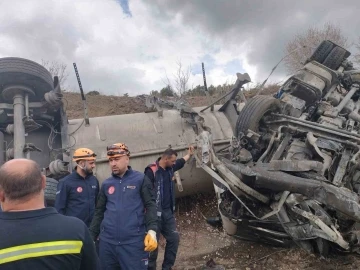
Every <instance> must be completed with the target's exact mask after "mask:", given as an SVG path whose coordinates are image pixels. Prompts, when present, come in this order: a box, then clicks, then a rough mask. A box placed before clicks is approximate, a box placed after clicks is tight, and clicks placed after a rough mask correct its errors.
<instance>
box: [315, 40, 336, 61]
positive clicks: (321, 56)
mask: <svg viewBox="0 0 360 270" xmlns="http://www.w3.org/2000/svg"><path fill="white" fill-rule="evenodd" d="M333 47H334V45H333V44H332V43H331V42H330V41H328V40H324V41H322V42H321V43H320V45H319V46H318V47H317V48H316V50H315V51H314V52H313V54H312V55H311V56H310V58H309V60H310V61H316V62H319V63H320V64H321V63H322V62H323V61H324V60H325V58H326V57H327V56H328V54H329V53H330V52H331V50H332V49H333Z"/></svg>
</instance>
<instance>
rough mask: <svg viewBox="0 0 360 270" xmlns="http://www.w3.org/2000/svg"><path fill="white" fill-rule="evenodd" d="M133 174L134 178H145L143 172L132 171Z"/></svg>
mask: <svg viewBox="0 0 360 270" xmlns="http://www.w3.org/2000/svg"><path fill="white" fill-rule="evenodd" d="M131 173H132V174H133V175H134V176H138V177H144V176H145V174H144V173H143V172H140V171H136V170H133V169H131Z"/></svg>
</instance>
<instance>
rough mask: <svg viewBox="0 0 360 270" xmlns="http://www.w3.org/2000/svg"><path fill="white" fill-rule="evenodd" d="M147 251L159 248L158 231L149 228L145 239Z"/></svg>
mask: <svg viewBox="0 0 360 270" xmlns="http://www.w3.org/2000/svg"><path fill="white" fill-rule="evenodd" d="M144 244H145V251H149V252H151V251H154V250H155V249H156V248H157V240H156V232H155V231H153V230H149V231H148V233H147V235H146V236H145V240H144Z"/></svg>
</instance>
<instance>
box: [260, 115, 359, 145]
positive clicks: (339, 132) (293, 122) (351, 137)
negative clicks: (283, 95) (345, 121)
mask: <svg viewBox="0 0 360 270" xmlns="http://www.w3.org/2000/svg"><path fill="white" fill-rule="evenodd" d="M284 122H287V123H290V124H297V125H300V126H303V127H307V128H309V129H311V130H317V131H322V132H326V133H330V134H333V135H337V136H341V137H345V138H348V139H351V140H356V141H360V138H359V137H358V135H357V134H355V133H352V135H353V136H350V135H348V134H346V133H345V131H344V132H342V131H341V130H338V131H336V130H334V131H333V130H329V129H327V128H325V126H321V127H318V126H316V125H314V126H312V125H311V124H307V123H296V121H294V120H286V119H284V120H275V121H270V122H267V123H269V124H275V123H284ZM314 124H315V123H314ZM354 136H355V137H354Z"/></svg>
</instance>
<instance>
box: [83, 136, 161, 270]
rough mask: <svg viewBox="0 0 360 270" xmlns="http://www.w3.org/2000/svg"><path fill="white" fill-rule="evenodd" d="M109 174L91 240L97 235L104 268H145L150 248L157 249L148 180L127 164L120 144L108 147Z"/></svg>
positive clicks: (103, 184) (150, 186) (127, 152)
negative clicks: (110, 174)
mask: <svg viewBox="0 0 360 270" xmlns="http://www.w3.org/2000/svg"><path fill="white" fill-rule="evenodd" d="M107 157H108V159H109V164H110V167H111V170H112V176H111V177H110V178H108V179H106V180H105V181H104V182H103V183H102V185H101V189H100V193H99V198H98V203H97V205H96V210H95V215H94V219H93V221H92V223H91V226H90V233H91V235H92V238H93V240H94V241H95V240H96V239H97V237H98V236H99V238H100V243H99V257H100V263H101V266H102V268H103V269H104V270H105V269H109V270H110V269H111V270H115V269H121V270H133V269H137V270H138V269H139V270H141V269H147V266H148V257H149V253H148V252H149V251H153V250H155V249H156V248H157V239H156V227H157V223H156V203H155V197H154V194H153V191H152V185H151V182H150V180H149V179H148V178H147V177H146V176H145V175H144V174H143V173H141V172H138V171H135V170H133V169H132V168H131V167H130V166H129V157H130V151H129V149H128V147H127V146H126V145H125V144H123V143H116V144H113V145H111V146H109V147H107Z"/></svg>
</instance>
